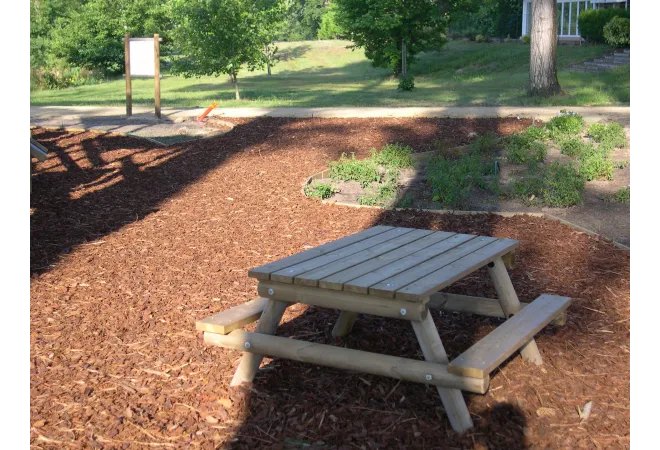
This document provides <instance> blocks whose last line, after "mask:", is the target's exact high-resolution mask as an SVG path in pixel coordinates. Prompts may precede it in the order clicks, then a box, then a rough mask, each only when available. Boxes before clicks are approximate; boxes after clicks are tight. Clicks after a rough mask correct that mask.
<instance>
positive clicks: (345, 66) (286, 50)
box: [30, 41, 630, 108]
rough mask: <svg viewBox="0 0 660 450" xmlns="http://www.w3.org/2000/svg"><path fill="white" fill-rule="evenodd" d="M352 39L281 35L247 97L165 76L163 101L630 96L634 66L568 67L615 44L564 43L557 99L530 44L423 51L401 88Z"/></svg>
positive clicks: (76, 98) (570, 102)
mask: <svg viewBox="0 0 660 450" xmlns="http://www.w3.org/2000/svg"><path fill="white" fill-rule="evenodd" d="M347 45H350V42H347V41H309V42H289V43H280V44H278V46H279V47H280V53H281V54H282V55H283V56H285V60H283V61H280V62H279V63H278V64H277V65H276V66H275V67H274V68H273V75H272V76H268V75H267V74H266V73H265V71H256V72H247V71H244V72H242V73H241V74H240V76H239V87H240V90H241V98H242V100H241V101H236V100H234V90H233V87H232V85H231V83H230V82H229V80H228V78H227V77H225V76H222V77H201V78H188V79H186V78H183V77H175V76H170V75H168V73H167V71H166V70H164V75H165V76H164V78H163V79H162V81H161V99H162V100H161V102H162V107H164V108H168V107H170V108H173V107H206V106H208V105H209V104H210V103H211V102H212V101H215V100H218V101H219V102H220V103H219V107H293V106H297V107H312V106H319V107H328V106H469V105H484V106H488V105H523V106H524V105H540V106H558V105H561V106H575V105H616V104H628V103H629V102H630V66H623V67H619V68H616V69H614V70H612V71H608V72H602V73H578V72H568V71H566V70H565V69H566V68H567V67H569V66H570V65H572V64H575V63H578V62H581V61H585V60H588V59H592V58H594V57H597V56H600V55H601V54H603V53H606V52H609V51H610V49H609V47H607V46H591V45H587V46H559V47H558V48H557V65H558V67H559V83H560V84H561V87H562V89H563V91H564V92H565V94H562V95H557V96H555V97H552V98H549V99H532V98H529V97H527V95H526V85H527V83H528V78H529V46H528V45H523V44H519V43H511V44H494V43H490V44H487V43H475V42H464V41H450V42H449V43H448V45H447V46H446V47H444V48H442V49H441V50H440V51H439V52H430V53H427V54H422V55H421V56H420V57H419V61H418V62H417V63H416V64H415V65H414V66H413V67H412V69H411V71H410V73H411V74H412V75H414V77H415V89H414V90H412V91H410V92H405V91H402V90H399V89H397V86H398V80H397V79H396V78H394V77H392V76H391V74H390V71H389V70H387V69H378V68H374V67H372V66H371V62H370V61H369V60H367V59H366V58H365V57H364V52H363V51H362V50H355V51H351V50H348V49H346V46H347ZM30 103H31V104H32V105H103V106H123V105H124V104H125V82H124V79H123V78H122V77H118V78H116V79H114V80H111V81H107V82H104V83H101V84H95V85H86V86H78V87H72V88H67V89H62V90H50V91H49V90H44V91H33V92H31V95H30ZM133 104H134V105H144V106H151V105H153V80H150V79H135V80H133Z"/></svg>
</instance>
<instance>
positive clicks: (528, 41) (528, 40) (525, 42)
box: [520, 35, 532, 44]
mask: <svg viewBox="0 0 660 450" xmlns="http://www.w3.org/2000/svg"><path fill="white" fill-rule="evenodd" d="M520 42H522V43H523V44H529V43H530V42H532V38H531V37H529V35H526V36H523V37H521V38H520Z"/></svg>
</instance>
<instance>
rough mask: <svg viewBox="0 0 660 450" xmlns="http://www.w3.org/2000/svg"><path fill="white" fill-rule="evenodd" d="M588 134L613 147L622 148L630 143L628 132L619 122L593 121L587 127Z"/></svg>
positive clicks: (595, 139) (604, 144)
mask: <svg viewBox="0 0 660 450" xmlns="http://www.w3.org/2000/svg"><path fill="white" fill-rule="evenodd" d="M587 135H588V136H589V137H591V138H592V139H593V140H594V141H596V142H600V143H601V145H603V146H607V147H611V148H622V147H626V146H627V145H628V140H627V139H626V133H625V131H623V127H622V126H621V125H620V124H618V123H614V122H613V123H608V124H604V123H593V124H591V125H589V128H588V129H587Z"/></svg>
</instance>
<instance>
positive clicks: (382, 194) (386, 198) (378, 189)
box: [357, 183, 397, 206]
mask: <svg viewBox="0 0 660 450" xmlns="http://www.w3.org/2000/svg"><path fill="white" fill-rule="evenodd" d="M396 191H397V187H396V184H393V183H388V184H384V185H381V186H375V187H373V186H372V187H370V188H369V189H366V190H365V191H364V193H363V194H362V195H359V196H358V198H357V201H358V203H359V204H360V205H368V206H389V205H390V204H391V203H392V201H393V200H394V198H395V197H396Z"/></svg>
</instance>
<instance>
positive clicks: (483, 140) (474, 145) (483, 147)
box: [470, 131, 500, 155]
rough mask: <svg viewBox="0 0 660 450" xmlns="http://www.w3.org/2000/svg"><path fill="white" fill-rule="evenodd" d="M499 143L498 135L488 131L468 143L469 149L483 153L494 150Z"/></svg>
mask: <svg viewBox="0 0 660 450" xmlns="http://www.w3.org/2000/svg"><path fill="white" fill-rule="evenodd" d="M499 143H500V137H499V136H498V135H497V134H495V133H493V132H492V131H488V132H486V133H484V134H482V135H481V136H479V137H478V138H477V139H475V140H474V141H472V142H471V143H470V151H473V152H477V153H479V154H482V155H485V154H488V153H490V152H492V151H493V150H496V149H497V147H498V145H499Z"/></svg>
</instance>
